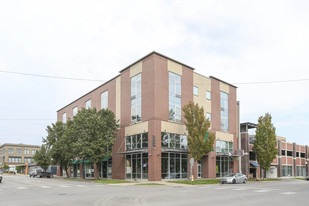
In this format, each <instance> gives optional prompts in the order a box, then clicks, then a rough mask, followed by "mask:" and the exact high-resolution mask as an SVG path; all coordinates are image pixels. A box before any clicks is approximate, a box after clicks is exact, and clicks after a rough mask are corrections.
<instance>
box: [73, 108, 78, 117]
mask: <svg viewBox="0 0 309 206" xmlns="http://www.w3.org/2000/svg"><path fill="white" fill-rule="evenodd" d="M77 112H78V110H77V107H74V108H73V117H74V116H75V115H76V114H77Z"/></svg>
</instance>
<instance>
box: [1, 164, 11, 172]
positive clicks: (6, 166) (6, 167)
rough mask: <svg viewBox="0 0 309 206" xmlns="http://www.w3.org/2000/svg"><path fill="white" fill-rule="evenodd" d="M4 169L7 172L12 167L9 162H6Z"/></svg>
mask: <svg viewBox="0 0 309 206" xmlns="http://www.w3.org/2000/svg"><path fill="white" fill-rule="evenodd" d="M3 169H4V171H6V172H7V171H8V170H9V169H10V166H9V165H8V164H4V165H3Z"/></svg>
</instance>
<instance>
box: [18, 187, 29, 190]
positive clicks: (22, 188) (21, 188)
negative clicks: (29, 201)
mask: <svg viewBox="0 0 309 206" xmlns="http://www.w3.org/2000/svg"><path fill="white" fill-rule="evenodd" d="M17 189H19V190H25V189H27V188H26V187H17Z"/></svg>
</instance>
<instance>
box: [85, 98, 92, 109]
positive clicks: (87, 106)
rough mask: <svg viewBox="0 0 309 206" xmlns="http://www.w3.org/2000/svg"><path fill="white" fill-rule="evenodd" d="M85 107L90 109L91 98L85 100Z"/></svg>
mask: <svg viewBox="0 0 309 206" xmlns="http://www.w3.org/2000/svg"><path fill="white" fill-rule="evenodd" d="M86 109H91V99H89V100H88V101H86Z"/></svg>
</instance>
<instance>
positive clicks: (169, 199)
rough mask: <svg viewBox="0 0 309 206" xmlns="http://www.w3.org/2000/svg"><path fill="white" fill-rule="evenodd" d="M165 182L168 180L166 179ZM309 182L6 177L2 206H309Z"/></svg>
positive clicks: (0, 191) (1, 188)
mask: <svg viewBox="0 0 309 206" xmlns="http://www.w3.org/2000/svg"><path fill="white" fill-rule="evenodd" d="M163 183H164V182H163ZM308 194H309V182H308V181H301V180H283V181H280V182H248V183H247V184H235V185H234V184H224V185H221V184H216V185H198V186H196V185H195V186H191V185H178V184H169V183H166V184H165V185H156V186H153V185H132V184H119V185H103V184H95V183H91V182H89V181H80V180H66V179H59V178H50V179H47V178H29V176H20V175H15V176H14V175H5V176H4V180H3V182H2V183H1V184H0V197H1V205H13V206H15V205H95V206H98V205H124V204H125V205H209V204H211V205H213V204H217V205H249V204H250V205H261V204H265V205H280V206H282V205H291V204H298V205H306V204H308V201H309V199H308Z"/></svg>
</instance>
